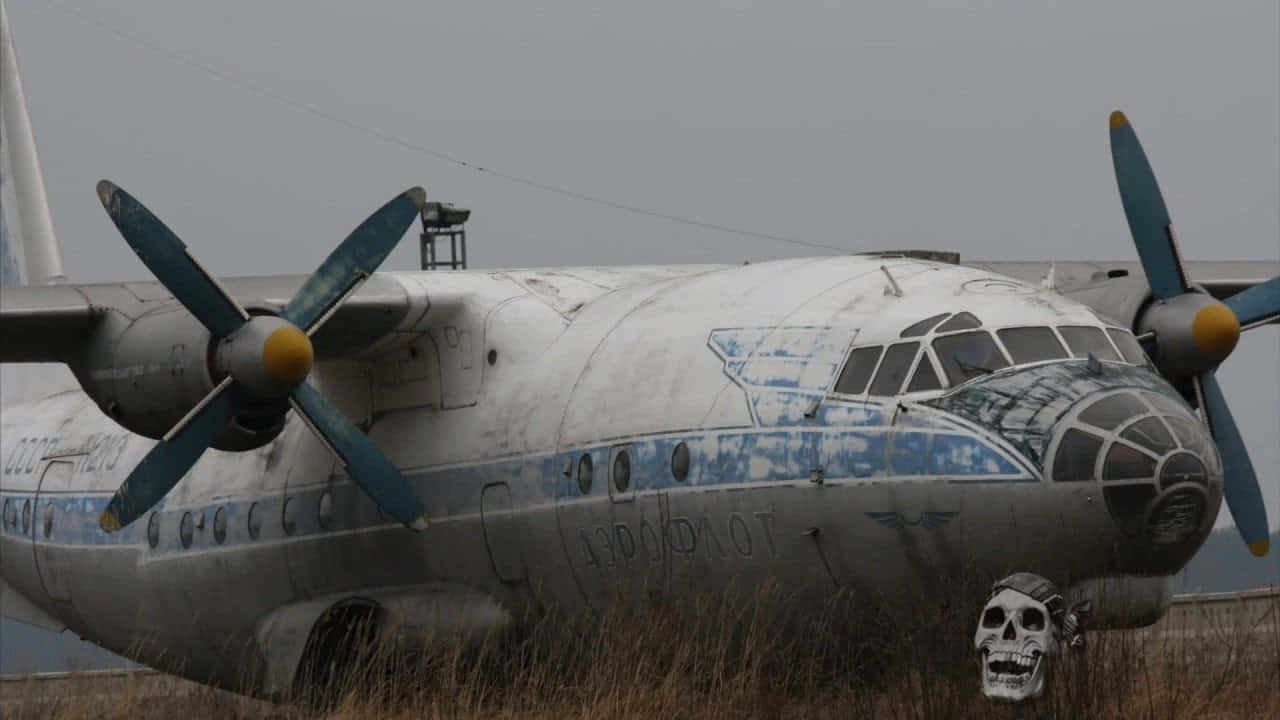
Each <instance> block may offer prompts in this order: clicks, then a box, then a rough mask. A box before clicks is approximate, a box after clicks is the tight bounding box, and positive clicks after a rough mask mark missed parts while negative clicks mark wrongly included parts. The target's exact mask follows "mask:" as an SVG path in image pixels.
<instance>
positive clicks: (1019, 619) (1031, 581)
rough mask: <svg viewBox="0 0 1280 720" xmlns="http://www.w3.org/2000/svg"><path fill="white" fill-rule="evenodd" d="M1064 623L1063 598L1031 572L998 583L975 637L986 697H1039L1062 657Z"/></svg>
mask: <svg viewBox="0 0 1280 720" xmlns="http://www.w3.org/2000/svg"><path fill="white" fill-rule="evenodd" d="M1061 620H1062V596H1061V595H1059V594H1058V591H1057V589H1056V588H1055V587H1054V585H1053V583H1052V582H1050V581H1048V580H1046V579H1044V578H1042V577H1040V576H1038V575H1032V574H1031V573H1017V574H1015V575H1010V576H1009V577H1007V578H1005V579H1004V580H1001V581H1000V582H997V583H996V584H995V586H994V587H992V594H991V598H990V599H989V600H988V601H987V604H986V607H984V608H983V609H982V617H981V618H980V619H979V621H978V630H977V632H976V633H975V634H974V638H973V644H974V648H975V649H977V651H978V659H979V662H980V663H981V665H982V694H983V695H986V696H987V697H988V698H991V699H993V700H1002V701H1005V702H1020V701H1022V700H1026V699H1028V698H1034V697H1039V695H1040V694H1041V693H1042V692H1044V683H1045V677H1046V675H1047V674H1048V670H1049V663H1050V661H1051V659H1052V658H1053V657H1054V656H1056V655H1057V654H1058V649H1059V643H1058V632H1059V623H1060V622H1061Z"/></svg>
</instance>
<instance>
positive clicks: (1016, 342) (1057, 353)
mask: <svg viewBox="0 0 1280 720" xmlns="http://www.w3.org/2000/svg"><path fill="white" fill-rule="evenodd" d="M996 334H997V335H999V336H1000V342H1002V343H1004V347H1005V349H1006V350H1008V351H1009V354H1010V355H1012V356H1013V362H1014V364H1015V365H1022V364H1025V363H1033V362H1041V361H1043V360H1059V359H1061V358H1066V357H1070V356H1069V355H1067V351H1066V349H1065V348H1063V347H1062V343H1060V342H1058V336H1056V335H1054V334H1053V331H1052V330H1050V329H1049V328H1047V327H1020V328H1005V329H1004V330H999V331H997V332H996Z"/></svg>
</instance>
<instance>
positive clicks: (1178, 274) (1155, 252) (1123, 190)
mask: <svg viewBox="0 0 1280 720" xmlns="http://www.w3.org/2000/svg"><path fill="white" fill-rule="evenodd" d="M1111 162H1112V164H1113V165H1114V167H1115V171H1116V185H1117V186H1118V187H1119V188H1120V201H1121V202H1122V203H1123V204H1124V215H1125V218H1126V219H1127V220H1128V221H1129V232H1130V233H1131V234H1132V235H1133V244H1134V245H1135V246H1137V248H1138V258H1139V259H1140V260H1141V261H1142V269H1143V271H1144V272H1145V273H1146V275H1147V284H1148V285H1150V286H1151V294H1152V295H1153V296H1154V297H1155V299H1157V300H1164V299H1165V298H1170V297H1173V296H1175V295H1181V294H1182V293H1184V292H1186V291H1187V290H1188V285H1187V276H1186V273H1185V272H1184V271H1183V269H1182V260H1181V258H1179V257H1178V248H1177V245H1176V241H1175V239H1174V236H1173V226H1172V223H1171V221H1170V220H1169V210H1168V209H1167V208H1166V207H1165V204H1164V198H1163V197H1162V196H1161V195H1160V186H1159V185H1157V184H1156V175H1155V173H1154V172H1152V170H1151V163H1149V162H1147V154H1146V153H1145V152H1143V151H1142V144H1141V143H1139V142H1138V135H1137V134H1136V133H1134V131H1133V126H1131V125H1130V124H1129V119H1128V118H1126V117H1125V116H1124V113H1122V112H1120V111H1119V110H1117V111H1115V112H1113V113H1111Z"/></svg>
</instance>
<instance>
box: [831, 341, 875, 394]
mask: <svg viewBox="0 0 1280 720" xmlns="http://www.w3.org/2000/svg"><path fill="white" fill-rule="evenodd" d="M880 350H881V347H880V346H879V345H873V346H871V347H864V348H858V349H857V350H854V351H853V352H851V353H849V362H847V363H845V365H844V371H843V372H841V373H840V379H839V380H837V381H836V392H838V393H843V394H845V395H860V394H862V392H863V391H864V390H866V389H867V381H868V380H870V379H871V373H872V372H873V371H874V370H875V369H876V361H877V360H879V359H880Z"/></svg>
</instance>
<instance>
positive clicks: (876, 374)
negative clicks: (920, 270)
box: [834, 312, 1148, 397]
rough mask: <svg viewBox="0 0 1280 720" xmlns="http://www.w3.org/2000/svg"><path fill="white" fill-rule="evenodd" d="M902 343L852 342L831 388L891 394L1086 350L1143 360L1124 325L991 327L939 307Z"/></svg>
mask: <svg viewBox="0 0 1280 720" xmlns="http://www.w3.org/2000/svg"><path fill="white" fill-rule="evenodd" d="M899 339H900V340H901V342H896V343H891V344H887V345H886V344H883V343H881V344H875V345H863V346H857V345H855V346H854V347H853V349H852V350H851V351H850V352H849V357H848V359H847V360H846V362H845V365H844V368H843V370H842V371H841V372H840V376H839V378H838V379H837V380H836V385H835V388H834V392H835V393H836V394H839V395H863V394H867V395H871V396H883V397H888V396H893V395H899V394H902V393H917V392H927V391H930V390H941V389H944V388H948V387H955V386H958V385H961V384H963V383H965V382H966V381H968V380H971V379H973V378H975V377H981V376H984V375H990V374H992V373H994V372H996V371H998V370H1003V369H1005V368H1008V367H1014V366H1023V365H1034V364H1037V363H1043V362H1050V361H1055V360H1066V359H1070V358H1085V357H1089V356H1090V355H1092V356H1093V357H1095V358H1097V359H1098V360H1099V361H1104V362H1114V363H1125V364H1129V365H1138V366H1147V365H1148V360H1147V356H1146V354H1145V353H1144V352H1143V351H1142V346H1141V345H1139V344H1138V341H1137V339H1136V338H1135V337H1134V336H1133V334H1132V333H1131V332H1129V331H1128V330H1125V329H1122V328H1117V327H1103V326H1098V325H1057V326H1050V325H1038V326H1015V327H999V328H990V327H987V326H984V325H983V323H982V321H981V320H980V319H979V318H978V317H977V316H976V315H974V314H973V313H970V312H958V313H940V314H937V315H934V316H932V317H928V318H925V319H924V320H920V321H919V322H915V323H912V324H911V325H909V326H907V327H906V328H904V329H903V330H902V332H901V333H900V334H899Z"/></svg>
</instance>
